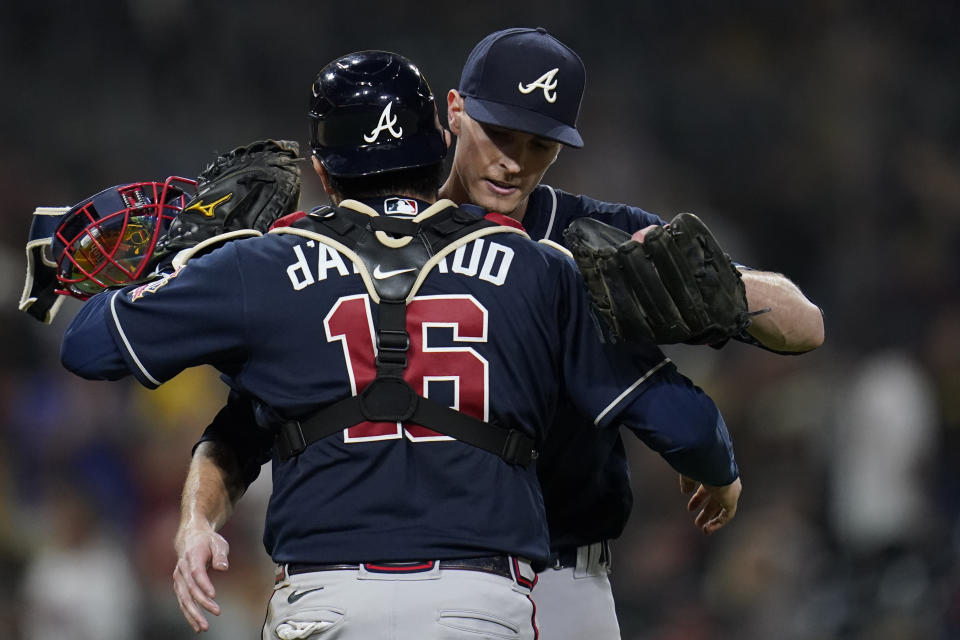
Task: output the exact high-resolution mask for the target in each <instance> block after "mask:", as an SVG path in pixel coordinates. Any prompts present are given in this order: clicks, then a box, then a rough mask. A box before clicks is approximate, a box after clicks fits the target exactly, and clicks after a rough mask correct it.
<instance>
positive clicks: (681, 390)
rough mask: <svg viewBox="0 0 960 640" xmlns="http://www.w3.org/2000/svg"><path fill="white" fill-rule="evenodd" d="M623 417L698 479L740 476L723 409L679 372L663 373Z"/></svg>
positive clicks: (722, 480) (720, 482) (715, 482)
mask: <svg viewBox="0 0 960 640" xmlns="http://www.w3.org/2000/svg"><path fill="white" fill-rule="evenodd" d="M621 419H622V420H623V422H624V424H626V426H628V427H629V428H630V429H632V430H633V431H634V432H635V433H636V434H637V435H638V436H639V437H640V439H641V440H643V442H644V443H645V444H646V445H647V446H648V447H650V448H651V449H653V450H654V451H656V452H657V453H659V454H660V456H661V457H663V458H664V460H666V461H667V463H668V464H670V466H672V467H673V468H674V469H675V470H676V471H678V472H680V473H681V474H683V475H685V476H688V477H690V478H693V479H695V480H696V481H697V482H701V483H703V484H707V485H711V486H724V485H727V484H730V483H731V482H733V481H734V480H736V478H737V477H738V476H739V469H738V468H737V463H736V460H735V459H734V454H733V443H732V441H731V438H730V433H729V432H728V430H727V425H726V423H725V422H724V420H723V416H722V415H721V414H720V410H719V409H718V408H717V406H716V404H715V403H714V402H713V400H711V399H710V396H708V395H707V394H706V393H704V392H703V390H702V389H700V388H698V387H697V386H695V385H694V384H693V383H692V382H691V381H690V380H689V379H688V378H686V377H685V376H683V375H681V374H680V373H679V372H676V371H668V372H666V373H663V374H662V375H660V376H659V379H658V380H657V381H656V382H655V383H654V384H652V385H651V386H650V387H649V388H648V389H647V391H645V392H644V393H642V394H641V395H640V396H639V397H638V398H637V399H635V400H634V401H633V403H631V405H630V407H629V408H628V410H627V412H626V413H625V414H622V415H621Z"/></svg>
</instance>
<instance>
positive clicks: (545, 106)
mask: <svg viewBox="0 0 960 640" xmlns="http://www.w3.org/2000/svg"><path fill="white" fill-rule="evenodd" d="M586 75H587V74H586V70H585V69H584V66H583V62H582V61H581V60H580V56H578V55H577V54H576V53H574V51H573V49H571V48H570V47H568V46H566V45H565V44H563V43H562V42H560V41H559V40H557V39H556V38H554V37H553V36H551V35H550V34H549V33H547V30H546V29H544V28H542V27H537V28H536V29H525V28H514V29H504V30H503V31H497V32H495V33H491V34H490V35H488V36H487V37H486V38H484V39H483V40H481V41H480V42H479V44H477V46H476V47H474V48H473V51H471V52H470V55H469V56H468V57H467V62H466V64H465V65H464V66H463V74H462V75H461V76H460V94H461V95H462V96H463V98H464V108H465V109H466V111H467V114H468V115H469V116H470V117H471V118H473V119H474V120H476V121H477V122H482V123H484V124H492V125H497V126H500V127H505V128H507V129H516V130H518V131H523V132H526V133H532V134H534V135H537V136H542V137H544V138H547V139H549V140H556V141H557V142H562V143H563V144H566V145H569V146H571V147H582V146H583V138H581V137H580V132H578V131H577V114H578V113H579V112H580V99H581V98H582V97H583V85H584V83H585V82H586Z"/></svg>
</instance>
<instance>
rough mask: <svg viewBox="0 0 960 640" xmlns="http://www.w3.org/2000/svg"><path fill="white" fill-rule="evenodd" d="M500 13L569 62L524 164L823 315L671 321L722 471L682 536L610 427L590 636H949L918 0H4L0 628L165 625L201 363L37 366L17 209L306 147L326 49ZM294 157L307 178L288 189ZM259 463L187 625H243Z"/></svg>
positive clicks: (937, 199)
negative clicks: (803, 346)
mask: <svg viewBox="0 0 960 640" xmlns="http://www.w3.org/2000/svg"><path fill="white" fill-rule="evenodd" d="M507 26H544V27H547V28H548V30H550V31H551V32H552V33H553V34H555V35H557V36H558V37H559V38H560V39H561V40H563V41H564V42H566V43H567V44H569V45H570V46H572V47H573V48H574V49H575V50H576V51H578V52H579V54H580V55H581V57H582V58H583V60H584V62H585V64H586V66H587V92H586V96H585V98H584V102H583V106H582V109H581V119H580V123H581V126H580V129H581V131H582V133H583V136H584V139H585V140H586V147H585V148H584V149H582V150H572V149H568V150H565V151H564V152H563V153H561V155H560V159H559V161H558V162H557V164H556V165H554V167H553V168H552V169H551V170H550V171H549V172H548V174H547V182H548V183H550V184H553V185H556V186H559V187H562V188H564V189H565V190H568V191H572V192H575V193H588V194H591V195H594V196H596V197H601V198H604V199H607V200H612V201H621V202H629V203H633V204H637V205H639V206H641V207H643V208H645V209H647V210H650V211H653V212H655V213H658V214H660V215H661V216H663V217H672V215H674V214H675V213H677V212H680V211H693V212H696V213H697V214H699V215H700V216H701V217H703V218H705V219H706V220H707V221H708V222H709V223H710V224H711V226H712V227H714V229H715V230H716V232H717V234H718V236H719V237H720V240H721V242H723V243H725V245H726V246H728V247H729V249H730V250H731V253H733V254H734V256H735V257H736V258H737V259H738V260H739V261H741V262H743V263H746V264H750V265H755V266H758V267H762V268H766V269H770V270H777V271H781V272H783V273H785V274H788V275H789V276H790V277H791V278H792V279H793V280H794V281H795V282H796V283H797V284H798V285H799V286H800V287H801V288H802V289H803V291H804V292H805V293H806V294H807V295H808V296H809V297H810V298H811V299H812V300H813V301H814V302H816V303H817V304H819V305H820V306H821V307H822V308H823V310H824V313H825V317H826V335H827V341H826V344H825V345H824V346H823V347H822V348H820V349H819V350H818V351H816V352H813V353H811V354H808V355H805V356H802V357H791V358H785V357H777V356H774V355H771V354H768V353H764V352H762V351H759V350H755V349H751V348H748V347H745V346H743V345H737V344H734V345H730V346H728V347H726V348H724V349H723V350H721V351H713V350H709V349H694V348H683V347H680V348H676V349H671V355H673V356H674V357H675V359H676V360H677V361H678V362H679V363H680V365H681V368H682V369H683V370H684V371H685V372H686V373H687V374H688V375H690V377H692V378H693V379H694V380H696V381H697V382H698V383H699V384H700V385H701V386H702V387H704V388H705V389H706V390H707V391H708V392H709V393H711V394H712V395H713V396H714V398H715V399H716V400H717V402H718V404H719V405H720V406H721V408H722V409H723V411H724V413H725V415H726V417H727V422H728V424H729V426H730V428H731V431H732V433H733V434H734V438H735V444H736V446H737V451H738V456H739V461H740V465H741V467H742V470H743V481H744V493H743V498H742V501H741V507H740V513H739V515H738V517H737V519H736V520H735V521H734V523H733V525H732V526H730V527H729V528H727V529H725V530H724V531H722V532H721V533H720V534H718V535H716V536H713V537H711V538H708V539H707V538H703V537H702V536H700V534H699V533H698V531H697V530H696V529H695V528H694V527H693V526H692V524H691V519H690V518H689V516H688V515H687V513H686V511H685V509H684V503H685V499H684V498H683V497H681V495H680V494H679V492H678V491H677V488H676V478H675V476H674V474H672V473H671V472H670V470H669V468H668V467H667V466H666V465H665V464H663V463H662V462H661V461H660V460H658V459H657V458H655V457H654V456H652V455H650V454H649V453H648V452H647V451H646V450H644V449H643V448H642V447H641V446H639V445H638V444H637V442H636V441H635V440H634V439H632V438H631V437H630V436H629V435H628V438H627V439H628V441H629V444H630V445H631V446H630V449H631V456H632V458H633V478H634V486H635V491H636V498H635V508H634V512H633V515H632V518H631V520H630V523H629V525H628V530H627V531H626V533H625V535H624V536H623V538H622V539H620V540H619V541H617V542H616V545H615V547H614V573H613V576H612V580H613V582H614V590H615V593H616V595H617V599H618V607H619V613H620V620H621V626H622V629H623V637H624V639H625V640H674V639H679V638H683V639H685V640H713V639H721V638H733V637H736V638H739V639H740V640H747V639H761V638H763V639H768V638H778V639H789V640H814V639H818V640H819V639H834V638H835V639H850V640H853V639H861V638H862V639H866V638H870V639H881V640H884V639H890V640H893V639H901V638H902V639H908V638H910V639H912V638H925V639H926V638H955V637H960V575H958V571H957V562H956V560H957V554H958V550H960V528H958V515H960V474H958V471H957V469H958V466H960V465H958V461H960V451H958V448H960V430H958V429H960V299H958V296H957V293H956V292H957V285H958V279H960V82H958V75H957V70H958V69H960V37H958V34H960V5H958V4H957V3H956V2H954V1H949V0H943V1H935V0H920V1H918V2H912V3H900V2H892V1H890V0H878V1H876V2H854V1H852V0H850V1H847V0H806V1H801V2H794V3H789V4H788V3H779V2H762V1H759V0H752V1H743V2H732V1H728V0H720V1H711V2H707V1H703V0H694V1H692V2H664V1H652V2H624V1H620V0H594V1H593V2H590V3H580V2H569V3H563V4H561V3H554V2H546V1H542V0H532V1H528V2H509V3H508V2H485V3H459V4H458V3H452V2H438V1H436V0H423V1H421V2H418V3H404V2H384V1H382V0H371V1H369V2H365V3H349V2H341V3H334V2H320V1H317V0H314V1H312V2H308V1H306V0H291V1H288V2H276V3H266V2H255V1H253V0H233V1H232V2H229V3H226V2H212V1H209V0H198V1H195V2H188V1H187V0H127V1H125V2H123V1H119V0H91V1H89V2H83V3H79V2H66V1H64V0H61V1H46V0H38V1H37V2H33V3H26V2H12V1H11V2H4V3H3V18H2V20H0V71H2V77H3V80H4V82H3V86H4V95H5V96H6V97H5V98H4V99H3V100H0V128H2V132H3V144H2V146H0V194H2V200H3V206H2V208H0V216H2V220H3V223H4V227H5V228H7V229H8V232H7V233H5V234H3V237H2V239H0V265H2V267H3V269H4V272H6V273H7V274H8V277H7V278H5V279H4V281H3V282H2V283H0V299H2V300H3V301H5V303H4V304H3V305H0V319H2V327H3V329H2V331H3V345H4V348H3V349H2V350H0V463H2V464H0V637H4V638H12V639H16V638H31V639H32V640H46V639H47V638H58V639H70V640H72V639H76V640H113V639H117V640H126V639H128V638H135V637H136V638H141V639H152V638H156V639H160V638H163V639H165V640H169V639H175V638H188V637H192V636H193V633H192V632H191V631H190V629H189V627H188V626H187V624H186V623H185V622H184V621H183V619H182V618H181V616H180V613H179V610H178V609H177V605H176V600H175V598H174V596H173V593H172V589H171V579H170V576H171V572H172V569H173V564H174V554H173V551H172V542H171V541H172V536H173V532H174V530H175V527H176V522H177V508H178V498H179V488H180V486H181V482H182V480H183V474H184V471H185V469H186V466H187V462H188V459H189V454H190V448H191V445H192V443H193V442H194V440H195V438H196V437H197V435H198V434H199V433H200V430H201V429H202V428H203V427H204V426H205V425H206V424H207V421H208V420H209V419H210V418H211V417H212V416H213V415H214V413H215V412H216V410H217V409H218V408H219V406H220V405H221V403H222V401H223V399H224V394H225V389H224V387H223V385H222V383H220V381H219V380H218V379H217V378H216V376H215V375H213V374H212V373H211V372H209V371H205V370H191V371H188V372H186V373H185V374H183V375H182V376H180V377H178V378H177V379H176V380H174V381H173V382H172V383H170V384H168V385H166V386H165V387H164V388H163V389H161V390H159V391H156V392H148V391H146V390H144V389H141V388H138V387H137V386H136V385H135V384H133V383H129V384H127V383H115V384H108V383H91V382H85V381H81V380H79V379H75V378H73V377H71V376H70V375H68V374H67V373H66V372H65V371H64V370H62V369H61V367H60V365H59V360H58V349H59V339H60V336H61V335H62V331H63V329H64V327H65V324H66V322H67V321H68V320H69V318H70V317H71V316H72V315H73V313H74V312H75V311H76V308H77V306H76V304H74V301H68V304H67V305H65V306H64V308H63V309H62V310H61V313H60V316H59V317H58V318H57V320H56V322H55V323H54V325H53V326H44V325H41V324H40V323H38V322H36V321H34V320H33V319H32V318H29V317H27V316H26V315H25V314H22V313H19V312H18V311H17V309H16V306H17V299H18V297H19V295H20V290H21V287H22V280H21V277H22V274H23V271H24V265H25V258H24V253H23V242H24V240H25V239H26V236H27V230H28V227H29V224H30V214H31V213H32V211H33V209H34V207H35V206H37V205H69V204H72V203H74V202H76V201H78V200H80V199H82V198H83V197H85V196H87V195H89V194H92V193H94V192H96V191H99V190H100V189H102V188H104V187H106V186H109V185H113V184H117V183H120V182H124V181H135V180H147V179H158V178H159V179H162V178H165V177H166V176H168V175H187V176H195V175H196V174H197V173H198V172H199V170H200V169H201V167H202V166H203V165H204V164H205V163H206V162H207V161H208V160H209V159H211V158H212V157H213V155H214V154H215V153H217V152H222V151H226V150H228V149H230V148H232V147H233V146H236V145H237V144H241V143H246V142H250V141H252V140H256V139H260V138H265V137H273V138H288V139H296V140H299V141H301V144H302V145H303V147H304V149H306V137H307V125H306V122H307V120H306V115H305V114H306V104H307V101H306V99H307V92H308V89H309V86H310V83H311V81H312V79H313V76H314V74H315V73H316V72H317V71H318V70H319V68H320V67H321V66H322V65H323V64H325V63H326V62H328V61H329V60H331V59H333V58H335V57H337V56H339V55H342V54H344V53H347V52H349V51H353V50H358V49H368V48H379V49H391V50H395V51H398V52H401V53H403V54H405V55H407V56H408V57H410V58H412V59H413V60H415V61H416V62H418V63H419V64H420V66H421V68H422V69H424V71H425V72H426V75H427V76H428V78H429V80H430V82H431V85H432V87H433V89H434V91H435V93H437V94H438V96H443V95H444V94H445V92H446V90H447V89H448V88H451V87H455V86H456V84H457V82H458V79H459V70H460V66H461V65H462V63H463V61H464V60H465V58H466V55H467V53H468V52H469V51H470V49H471V48H472V46H473V45H474V44H475V43H476V42H477V41H478V40H479V39H480V38H481V37H482V36H484V35H486V34H487V33H488V32H490V31H493V30H495V29H500V28H504V27H507ZM305 175H306V174H305ZM318 187H319V186H318V184H317V183H316V181H314V180H313V179H312V176H310V177H307V184H306V185H305V189H304V196H303V200H302V204H303V205H304V206H309V205H312V204H318V203H320V202H322V201H323V198H322V191H321V190H320V189H319V188H318ZM305 339H309V337H308V336H305ZM268 475H269V474H263V475H262V476H261V479H260V480H258V481H257V483H256V484H255V485H254V487H253V488H252V489H251V491H250V493H249V494H248V495H247V496H246V497H245V498H244V500H243V501H242V502H241V504H240V508H239V509H238V511H237V513H236V514H235V516H234V519H233V520H232V522H231V523H230V524H229V525H228V527H227V528H226V530H225V532H224V533H225V535H226V536H227V538H228V539H229V540H230V542H231V544H232V552H231V561H232V564H231V568H230V571H229V573H228V574H227V575H226V576H219V577H218V578H217V581H216V584H217V588H218V596H219V597H218V599H219V601H220V602H221V604H222V606H223V608H224V610H225V613H224V614H223V615H222V616H221V617H220V618H218V619H216V620H214V622H213V629H212V630H211V632H210V633H209V634H208V637H210V638H211V639H217V640H218V639H221V638H223V639H226V638H242V637H250V638H252V637H258V630H259V627H260V624H261V622H262V617H263V614H264V611H265V606H266V601H267V598H268V596H269V592H270V587H271V584H272V583H271V581H270V578H271V566H270V564H269V561H268V558H266V556H265V553H264V551H263V548H262V546H261V545H260V530H261V525H262V516H263V508H264V504H265V498H266V495H267V494H268V492H269V486H268V478H267V477H265V476H268ZM547 640H549V639H547Z"/></svg>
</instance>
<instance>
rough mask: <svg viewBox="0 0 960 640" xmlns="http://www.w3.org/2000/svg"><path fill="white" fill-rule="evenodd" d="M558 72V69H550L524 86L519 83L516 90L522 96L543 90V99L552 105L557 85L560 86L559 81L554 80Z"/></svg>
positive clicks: (554, 100) (555, 96) (555, 98)
mask: <svg viewBox="0 0 960 640" xmlns="http://www.w3.org/2000/svg"><path fill="white" fill-rule="evenodd" d="M558 71H560V69H559V68H557V69H551V70H550V71H547V72H546V73H545V74H543V75H542V76H540V77H539V78H537V79H536V80H534V81H533V82H531V83H530V84H528V85H526V86H524V84H523V83H522V82H521V83H520V84H519V85H517V88H518V89H519V90H520V93H524V94H527V93H533V92H534V91H535V90H536V89H543V97H544V99H545V100H546V101H547V102H549V103H551V104H552V103H554V102H556V101H557V85H558V84H560V81H559V80H557V78H556V75H557V72H558Z"/></svg>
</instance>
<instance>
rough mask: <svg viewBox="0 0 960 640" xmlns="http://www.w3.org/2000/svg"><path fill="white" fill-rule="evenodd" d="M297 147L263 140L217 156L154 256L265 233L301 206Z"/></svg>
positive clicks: (202, 173) (289, 142) (199, 180)
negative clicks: (242, 234) (227, 237)
mask: <svg viewBox="0 0 960 640" xmlns="http://www.w3.org/2000/svg"><path fill="white" fill-rule="evenodd" d="M299 150H300V147H299V145H298V144H297V143H296V142H292V141H290V140H261V141H258V142H254V143H252V144H249V145H246V146H241V147H237V148H236V149H234V150H233V151H230V152H229V153H225V154H223V155H221V156H219V157H218V158H217V159H216V160H214V161H213V162H211V163H210V164H209V165H207V167H206V168H205V169H204V170H203V171H202V172H201V173H200V176H199V177H198V178H197V195H196V196H195V197H194V198H193V199H192V200H191V201H190V202H188V203H187V205H186V206H185V207H184V208H183V211H181V212H180V213H179V214H178V215H177V217H176V218H175V219H174V220H173V221H172V222H171V223H170V229H169V231H168V232H167V235H166V237H165V238H163V239H162V240H161V241H160V242H159V243H158V252H157V253H158V254H159V255H161V256H169V255H171V254H173V253H176V252H178V251H181V250H183V249H188V248H192V247H196V246H197V245H198V244H200V243H202V242H205V241H208V240H210V239H211V238H215V237H217V236H220V235H223V234H225V233H230V232H234V231H240V230H253V231H255V232H257V233H250V234H248V235H258V234H259V233H265V232H266V231H267V230H268V229H269V228H270V225H272V224H273V223H274V222H275V221H276V220H277V218H280V217H281V216H284V215H287V214H288V213H292V212H294V211H295V210H296V208H297V205H298V204H299V202H300V164H299V162H298V159H297V154H298V152H299Z"/></svg>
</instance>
